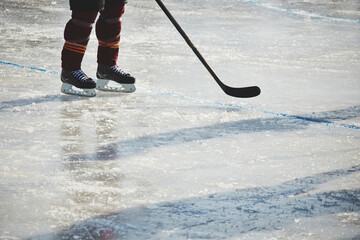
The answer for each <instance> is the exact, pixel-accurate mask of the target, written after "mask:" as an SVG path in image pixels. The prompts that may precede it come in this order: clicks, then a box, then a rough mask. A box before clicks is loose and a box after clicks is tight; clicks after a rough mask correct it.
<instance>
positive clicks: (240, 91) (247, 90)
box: [155, 0, 261, 98]
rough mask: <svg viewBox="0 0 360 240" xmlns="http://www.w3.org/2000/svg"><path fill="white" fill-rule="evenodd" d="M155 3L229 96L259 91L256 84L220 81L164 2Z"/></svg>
mask: <svg viewBox="0 0 360 240" xmlns="http://www.w3.org/2000/svg"><path fill="white" fill-rule="evenodd" d="M155 1H156V3H157V4H158V5H159V6H160V8H161V9H162V10H163V12H164V13H165V15H166V16H167V17H168V18H169V20H170V21H171V23H172V24H173V25H174V27H175V28H176V30H178V32H179V33H180V35H181V36H182V37H183V38H184V40H185V41H186V43H187V44H188V45H189V47H190V48H191V49H192V50H193V52H194V53H195V55H196V56H197V57H198V58H199V60H200V61H201V63H202V64H203V65H204V66H205V68H206V69H207V70H208V71H209V73H210V74H211V76H212V77H213V78H214V80H215V81H216V82H217V84H219V86H220V87H221V89H222V90H223V91H224V92H225V93H226V94H227V95H229V96H232V97H237V98H250V97H256V96H258V95H259V94H260V93H261V90H260V88H259V87H257V86H252V87H242V88H233V87H229V86H226V85H225V84H224V83H222V82H221V81H220V79H219V78H218V77H217V76H216V74H215V72H214V71H213V70H212V69H211V67H210V66H209V64H208V63H207V62H206V61H205V59H204V57H203V56H202V55H201V53H200V52H199V51H198V50H197V49H196V47H195V46H194V44H193V43H192V42H191V40H190V38H189V37H188V36H187V35H186V33H185V32H184V30H183V29H182V28H181V27H180V25H179V24H178V22H177V21H176V20H175V18H174V17H173V16H172V15H171V13H170V12H169V10H168V9H167V8H166V7H165V5H164V3H163V2H162V1H161V0H155Z"/></svg>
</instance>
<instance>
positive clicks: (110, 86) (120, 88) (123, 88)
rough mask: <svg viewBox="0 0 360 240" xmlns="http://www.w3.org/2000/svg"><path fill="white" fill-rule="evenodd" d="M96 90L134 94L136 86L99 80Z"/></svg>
mask: <svg viewBox="0 0 360 240" xmlns="http://www.w3.org/2000/svg"><path fill="white" fill-rule="evenodd" d="M96 88H97V89H99V90H101V91H108V92H123V93H132V92H135V90H136V88H135V85H134V84H120V83H117V82H114V81H110V80H103V79H97V80H96Z"/></svg>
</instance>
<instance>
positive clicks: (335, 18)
mask: <svg viewBox="0 0 360 240" xmlns="http://www.w3.org/2000/svg"><path fill="white" fill-rule="evenodd" d="M242 1H243V2H246V3H250V4H253V5H256V6H259V7H264V8H268V9H272V10H276V11H280V12H287V13H291V14H295V15H299V16H305V17H312V18H319V19H325V20H330V21H336V22H347V23H357V24H360V19H357V20H353V19H347V18H337V17H329V16H323V15H319V14H316V13H310V12H306V11H302V10H293V9H286V8H280V7H275V6H271V5H269V4H265V3H262V2H259V1H253V0H242Z"/></svg>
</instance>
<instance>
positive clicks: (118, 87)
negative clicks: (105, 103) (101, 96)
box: [96, 64, 136, 93]
mask: <svg viewBox="0 0 360 240" xmlns="http://www.w3.org/2000/svg"><path fill="white" fill-rule="evenodd" d="M96 76H97V81H96V88H97V89H99V90H103V91H110V92H124V93H131V92H134V91H135V90H136V88H135V78H134V77H133V76H131V75H130V74H128V73H125V72H123V71H122V70H121V69H120V68H119V67H118V66H117V65H114V66H111V67H109V66H105V65H101V64H99V65H98V69H97V73H96Z"/></svg>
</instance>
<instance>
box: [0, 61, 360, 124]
mask: <svg viewBox="0 0 360 240" xmlns="http://www.w3.org/2000/svg"><path fill="white" fill-rule="evenodd" d="M0 64H4V65H9V66H13V67H19V68H24V69H30V70H35V71H40V72H44V73H51V74H57V75H60V73H59V72H57V71H53V70H46V69H42V68H37V67H31V66H24V65H20V64H16V63H10V62H3V61H0ZM145 90H147V91H150V92H153V93H156V94H161V95H167V96H170V97H174V98H181V99H186V100H190V101H194V102H206V103H210V104H215V105H219V106H223V107H232V108H240V109H246V110H251V111H255V112H260V113H265V114H270V115H275V116H278V117H284V118H291V119H298V120H302V121H307V122H313V123H319V124H325V125H328V126H337V127H344V128H350V129H355V130H360V127H358V126H354V125H347V124H342V123H334V122H331V121H326V120H320V119H314V118H310V117H304V116H296V115H291V114H286V113H278V112H273V111H269V110H265V109H262V110H259V109H254V108H250V107H244V106H242V105H237V104H226V103H222V102H217V101H208V100H203V99H197V98H192V97H188V96H185V95H181V94H177V93H171V92H163V91H157V90H152V89H145Z"/></svg>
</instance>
